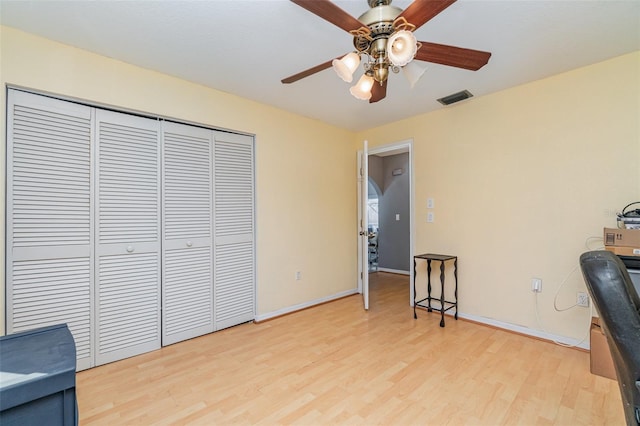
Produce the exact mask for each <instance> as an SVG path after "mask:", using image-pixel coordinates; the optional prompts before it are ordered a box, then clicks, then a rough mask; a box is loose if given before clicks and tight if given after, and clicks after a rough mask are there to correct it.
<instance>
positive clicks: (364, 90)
mask: <svg viewBox="0 0 640 426" xmlns="http://www.w3.org/2000/svg"><path fill="white" fill-rule="evenodd" d="M374 82H375V80H374V78H373V77H372V76H370V75H368V74H366V73H365V74H362V77H360V80H358V83H356V85H355V86H352V87H351V88H350V89H349V92H351V94H352V95H353V97H354V98H357V99H360V100H361V101H368V100H369V99H371V89H372V87H373V83H374Z"/></svg>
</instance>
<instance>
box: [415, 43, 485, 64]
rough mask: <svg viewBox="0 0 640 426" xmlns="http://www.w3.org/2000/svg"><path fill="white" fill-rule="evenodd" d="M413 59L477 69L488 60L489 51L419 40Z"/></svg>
mask: <svg viewBox="0 0 640 426" xmlns="http://www.w3.org/2000/svg"><path fill="white" fill-rule="evenodd" d="M420 43H422V46H421V47H420V49H419V50H418V52H417V53H416V56H415V59H417V60H419V61H425V62H433V63H436V64H441V65H448V66H450V67H457V68H464V69H466V70H471V71H478V70H479V69H480V68H482V67H483V66H485V65H486V64H487V62H489V58H490V57H491V53H490V52H483V51H481V50H473V49H464V48H462V47H455V46H447V45H446V44H437V43H428V42H426V41H421V42H420Z"/></svg>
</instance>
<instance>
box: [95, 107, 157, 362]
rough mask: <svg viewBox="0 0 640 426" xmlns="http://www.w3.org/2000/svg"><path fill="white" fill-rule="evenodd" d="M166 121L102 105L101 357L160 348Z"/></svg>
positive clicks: (98, 180)
mask: <svg viewBox="0 0 640 426" xmlns="http://www.w3.org/2000/svg"><path fill="white" fill-rule="evenodd" d="M160 133H161V132H160V127H159V123H158V121H156V120H152V119H149V118H142V117H136V116H132V115H127V114H122V113H117V112H112V111H104V110H100V109H98V110H96V146H97V149H96V185H95V192H96V222H97V224H96V227H95V233H96V293H97V294H96V307H95V313H96V364H97V365H100V364H104V363H107V362H112V361H115V360H118V359H122V358H127V357H130V356H134V355H138V354H141V353H144V352H149V351H152V350H154V349H159V348H160V346H161V345H160V343H161V333H160V285H161V281H160V208H161V206H160Z"/></svg>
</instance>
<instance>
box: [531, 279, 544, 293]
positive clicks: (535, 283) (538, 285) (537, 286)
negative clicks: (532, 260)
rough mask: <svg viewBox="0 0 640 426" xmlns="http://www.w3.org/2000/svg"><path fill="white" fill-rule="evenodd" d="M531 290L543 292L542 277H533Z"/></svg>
mask: <svg viewBox="0 0 640 426" xmlns="http://www.w3.org/2000/svg"><path fill="white" fill-rule="evenodd" d="M531 291H532V292H534V293H542V280H541V279H540V278H531Z"/></svg>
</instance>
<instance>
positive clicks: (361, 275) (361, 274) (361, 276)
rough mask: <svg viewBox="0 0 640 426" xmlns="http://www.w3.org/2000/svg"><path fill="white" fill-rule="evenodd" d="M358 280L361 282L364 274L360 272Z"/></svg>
mask: <svg viewBox="0 0 640 426" xmlns="http://www.w3.org/2000/svg"><path fill="white" fill-rule="evenodd" d="M360 279H361V280H363V279H364V274H363V273H362V272H360Z"/></svg>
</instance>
